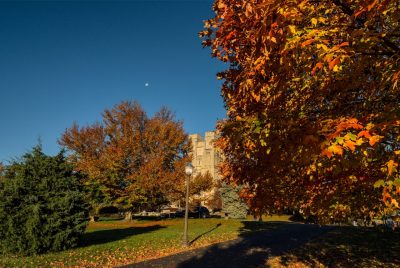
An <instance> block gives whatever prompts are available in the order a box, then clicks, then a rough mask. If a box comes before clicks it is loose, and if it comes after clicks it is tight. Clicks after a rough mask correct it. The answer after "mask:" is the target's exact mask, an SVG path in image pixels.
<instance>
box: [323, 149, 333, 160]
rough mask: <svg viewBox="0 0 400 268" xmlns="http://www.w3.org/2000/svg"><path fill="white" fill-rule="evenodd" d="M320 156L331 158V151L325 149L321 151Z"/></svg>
mask: <svg viewBox="0 0 400 268" xmlns="http://www.w3.org/2000/svg"><path fill="white" fill-rule="evenodd" d="M321 155H322V156H324V155H325V156H327V157H328V158H331V157H332V156H333V153H332V152H331V151H329V150H326V149H325V150H323V151H322V153H321Z"/></svg>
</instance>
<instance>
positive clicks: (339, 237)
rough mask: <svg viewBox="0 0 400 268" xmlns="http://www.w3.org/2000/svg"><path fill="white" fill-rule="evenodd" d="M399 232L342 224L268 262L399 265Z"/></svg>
mask: <svg viewBox="0 0 400 268" xmlns="http://www.w3.org/2000/svg"><path fill="white" fill-rule="evenodd" d="M399 253H400V232H399V231H397V232H393V231H388V230H386V231H384V232H382V231H381V230H377V229H375V228H368V227H352V226H341V227H336V228H335V229H334V230H332V231H331V232H329V233H327V234H326V235H324V236H322V237H320V238H319V239H315V240H313V241H310V242H309V243H307V244H306V245H304V246H303V247H300V248H297V249H296V250H293V251H291V252H288V253H286V254H284V255H282V256H280V257H279V258H275V260H272V263H271V264H280V265H283V266H289V265H293V264H303V265H305V266H308V267H316V266H321V264H322V265H323V266H326V267H400V256H399Z"/></svg>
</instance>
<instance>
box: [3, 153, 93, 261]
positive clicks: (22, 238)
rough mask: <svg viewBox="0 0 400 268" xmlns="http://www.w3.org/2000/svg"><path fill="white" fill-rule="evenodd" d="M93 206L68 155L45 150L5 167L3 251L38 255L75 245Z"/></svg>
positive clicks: (25, 156)
mask: <svg viewBox="0 0 400 268" xmlns="http://www.w3.org/2000/svg"><path fill="white" fill-rule="evenodd" d="M88 209H89V206H88V204H87V202H86V201H85V199H84V196H83V194H82V187H81V184H80V183H79V180H78V178H77V176H76V174H75V173H74V171H73V167H72V166H71V165H70V164H69V163H67V161H66V159H65V158H64V155H63V152H60V153H59V154H58V155H57V156H54V157H51V156H46V155H45V154H43V152H42V150H41V148H40V146H37V147H35V148H34V149H33V151H32V152H30V153H27V154H25V155H24V156H23V157H22V160H21V161H14V162H13V163H12V164H11V165H9V166H7V167H6V168H5V172H4V177H3V181H2V182H1V184H0V252H1V253H6V252H12V253H21V254H26V255H30V254H36V253H43V252H46V251H59V250H65V249H67V248H70V247H74V246H76V245H77V244H78V240H79V238H80V236H81V235H82V234H83V232H84V231H85V229H86V225H87V222H88Z"/></svg>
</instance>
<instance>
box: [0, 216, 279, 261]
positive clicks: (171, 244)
mask: <svg viewBox="0 0 400 268" xmlns="http://www.w3.org/2000/svg"><path fill="white" fill-rule="evenodd" d="M264 220H265V221H287V217H286V216H274V217H265V218H264ZM268 228H271V225H270V224H268V223H265V224H263V223H258V222H248V223H247V224H246V225H245V224H244V223H243V222H242V221H240V220H225V219H215V218H212V219H190V220H189V239H190V240H191V241H192V245H191V247H190V249H193V248H196V247H201V246H205V245H209V244H213V243H217V242H221V241H226V240H230V239H234V238H236V237H238V236H239V235H240V234H241V233H244V232H250V231H257V230H265V229H268ZM182 231H183V219H167V220H159V221H150V220H147V221H132V222H124V221H100V222H95V223H90V224H89V226H88V229H87V232H86V233H85V235H84V237H83V239H82V243H81V246H80V247H78V248H75V249H71V250H67V251H63V252H57V253H49V254H43V255H38V256H31V257H21V256H0V267H15V266H17V267H24V266H25V267H55V266H57V267H71V266H77V267H113V266H117V265H123V264H129V263H134V262H138V261H142V260H147V259H152V258H158V257H162V256H166V255H169V254H173V253H177V252H180V251H183V250H186V248H184V247H182V245H181V244H182V236H183V235H182Z"/></svg>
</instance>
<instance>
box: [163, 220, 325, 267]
mask: <svg viewBox="0 0 400 268" xmlns="http://www.w3.org/2000/svg"><path fill="white" fill-rule="evenodd" d="M243 225H244V226H243V227H242V228H241V230H240V235H239V238H238V239H235V240H232V241H227V242H223V243H219V244H215V245H213V246H210V247H207V248H203V249H198V250H193V251H190V252H186V253H182V254H181V256H179V254H178V255H175V259H174V256H171V257H170V258H171V260H168V258H166V261H167V262H166V263H174V265H173V266H170V265H166V267H259V266H265V264H266V260H267V259H268V258H269V257H271V256H276V255H280V254H282V253H283V252H286V251H288V250H292V249H294V248H297V247H299V246H301V245H304V244H305V243H307V242H308V241H310V240H311V239H313V238H315V237H317V236H319V235H321V234H323V233H325V232H327V231H328V230H331V229H332V228H331V227H320V226H318V225H311V224H298V223H287V222H252V221H244V222H243ZM185 254H186V255H185ZM189 255H190V256H189ZM161 260H162V259H160V261H161ZM161 266H163V263H161Z"/></svg>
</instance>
